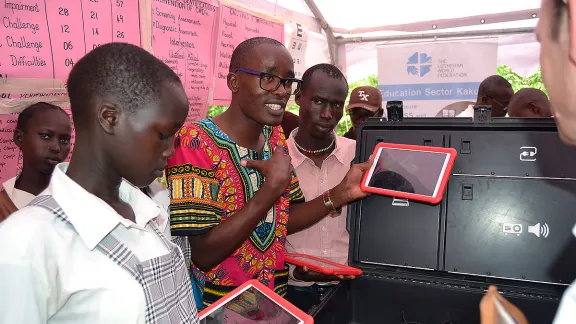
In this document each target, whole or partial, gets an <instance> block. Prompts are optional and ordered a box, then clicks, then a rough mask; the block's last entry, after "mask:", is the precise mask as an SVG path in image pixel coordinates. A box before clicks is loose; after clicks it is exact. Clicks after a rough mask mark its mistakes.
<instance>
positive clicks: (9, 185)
mask: <svg viewBox="0 0 576 324" xmlns="http://www.w3.org/2000/svg"><path fill="white" fill-rule="evenodd" d="M16 179H18V176H15V177H14V178H11V179H8V180H6V182H4V183H3V184H2V187H4V191H6V194H7V195H8V197H9V198H10V199H12V198H13V197H14V193H13V191H14V186H15V185H16Z"/></svg>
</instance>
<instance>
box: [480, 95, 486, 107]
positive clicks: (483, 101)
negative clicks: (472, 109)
mask: <svg viewBox="0 0 576 324" xmlns="http://www.w3.org/2000/svg"><path fill="white" fill-rule="evenodd" d="M478 103H479V104H480V105H487V104H488V97H486V96H482V97H480V100H478Z"/></svg>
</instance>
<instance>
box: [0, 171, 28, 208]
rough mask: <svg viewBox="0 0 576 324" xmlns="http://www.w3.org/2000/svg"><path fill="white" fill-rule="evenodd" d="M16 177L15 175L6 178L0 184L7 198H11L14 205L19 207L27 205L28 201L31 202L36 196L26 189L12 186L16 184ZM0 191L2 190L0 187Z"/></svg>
mask: <svg viewBox="0 0 576 324" xmlns="http://www.w3.org/2000/svg"><path fill="white" fill-rule="evenodd" d="M17 179H18V176H15V177H14V178H11V179H8V180H6V182H4V183H3V184H2V187H4V191H6V195H8V198H10V200H12V203H14V206H16V208H18V209H21V208H23V207H24V206H26V205H28V204H29V203H30V202H32V200H34V198H36V196H34V195H33V194H31V193H29V192H27V191H24V190H20V189H16V188H14V186H16V180H17ZM0 191H2V190H1V189H0Z"/></svg>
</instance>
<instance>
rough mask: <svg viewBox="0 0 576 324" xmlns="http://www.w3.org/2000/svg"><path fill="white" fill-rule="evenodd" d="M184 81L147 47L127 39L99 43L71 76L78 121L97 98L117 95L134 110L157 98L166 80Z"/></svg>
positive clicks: (72, 101)
mask: <svg viewBox="0 0 576 324" xmlns="http://www.w3.org/2000/svg"><path fill="white" fill-rule="evenodd" d="M167 82H168V83H170V82H171V83H177V84H182V82H181V81H180V78H179V77H178V75H176V73H174V71H172V69H170V67H168V65H166V64H164V63H163V62H162V61H160V60H159V59H157V58H156V57H155V56H154V55H152V54H150V53H148V52H147V51H146V50H144V49H142V48H140V47H138V46H135V45H132V44H127V43H109V44H105V45H102V46H99V47H97V48H95V49H94V50H92V51H91V52H90V53H88V54H86V56H84V57H83V58H81V59H80V60H79V61H78V62H77V63H76V65H74V67H73V68H72V71H71V72H70V76H69V77H68V95H69V96H70V104H71V108H72V118H73V120H74V123H75V124H78V122H79V121H82V120H83V119H84V115H86V111H89V109H88V108H89V106H90V105H91V104H93V103H94V102H95V101H96V100H97V99H103V98H107V97H109V98H110V97H111V98H114V99H115V100H116V101H117V104H118V105H119V106H120V107H119V108H120V109H126V110H127V111H129V112H131V113H133V112H135V111H137V110H138V109H140V108H143V107H145V106H146V105H147V104H148V103H150V102H154V101H156V100H157V99H158V96H159V95H160V91H161V90H162V86H163V85H165V84H166V83H167Z"/></svg>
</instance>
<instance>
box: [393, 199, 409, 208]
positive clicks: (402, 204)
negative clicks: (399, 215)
mask: <svg viewBox="0 0 576 324" xmlns="http://www.w3.org/2000/svg"><path fill="white" fill-rule="evenodd" d="M392 206H397V207H408V206H410V203H409V202H408V199H399V198H394V199H392Z"/></svg>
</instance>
